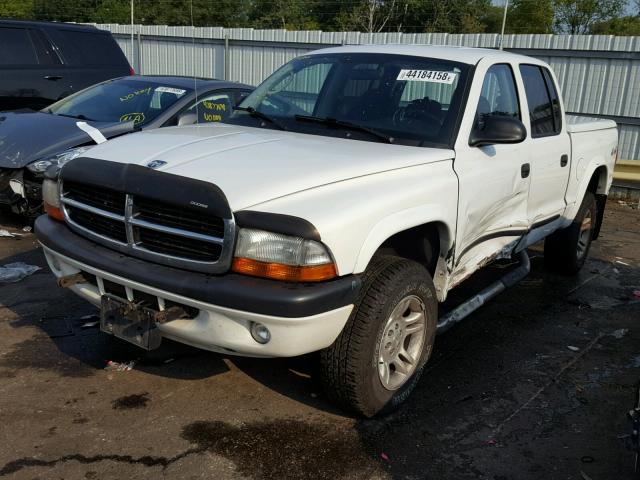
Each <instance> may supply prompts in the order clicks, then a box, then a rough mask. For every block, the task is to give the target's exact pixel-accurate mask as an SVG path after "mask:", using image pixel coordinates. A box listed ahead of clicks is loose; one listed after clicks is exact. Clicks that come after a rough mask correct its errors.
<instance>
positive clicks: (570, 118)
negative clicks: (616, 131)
mask: <svg viewBox="0 0 640 480" xmlns="http://www.w3.org/2000/svg"><path fill="white" fill-rule="evenodd" d="M566 118H567V131H568V132H569V133H580V132H592V131H594V130H606V129H609V128H616V122H614V121H613V120H607V119H604V118H595V117H583V116H578V115H567V117H566Z"/></svg>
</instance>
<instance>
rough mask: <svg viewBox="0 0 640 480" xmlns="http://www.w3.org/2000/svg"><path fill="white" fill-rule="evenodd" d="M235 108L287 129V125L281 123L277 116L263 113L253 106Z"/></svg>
mask: <svg viewBox="0 0 640 480" xmlns="http://www.w3.org/2000/svg"><path fill="white" fill-rule="evenodd" d="M233 109H234V110H240V111H241V112H247V113H248V114H249V115H250V116H252V117H254V118H259V119H260V120H265V121H267V122H269V123H271V124H273V125H275V126H276V127H278V128H279V129H280V130H286V129H287V127H285V126H284V125H283V124H282V123H280V122H279V121H278V120H276V119H275V118H272V117H270V116H269V115H267V114H266V113H262V112H261V111H259V110H256V109H255V108H253V107H233Z"/></svg>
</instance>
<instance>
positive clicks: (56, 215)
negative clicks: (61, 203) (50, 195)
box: [44, 202, 64, 222]
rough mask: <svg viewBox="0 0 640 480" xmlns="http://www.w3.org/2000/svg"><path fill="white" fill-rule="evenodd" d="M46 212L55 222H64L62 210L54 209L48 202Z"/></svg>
mask: <svg viewBox="0 0 640 480" xmlns="http://www.w3.org/2000/svg"><path fill="white" fill-rule="evenodd" d="M44 211H45V212H46V214H47V215H49V216H50V217H51V218H53V219H54V220H58V221H60V222H64V213H62V210H60V209H59V208H58V207H54V206H53V205H49V204H48V203H47V202H45V203H44Z"/></svg>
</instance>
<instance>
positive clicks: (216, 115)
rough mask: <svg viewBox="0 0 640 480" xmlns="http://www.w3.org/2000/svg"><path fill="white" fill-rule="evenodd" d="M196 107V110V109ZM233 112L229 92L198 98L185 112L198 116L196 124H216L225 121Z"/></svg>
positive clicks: (231, 98)
mask: <svg viewBox="0 0 640 480" xmlns="http://www.w3.org/2000/svg"><path fill="white" fill-rule="evenodd" d="M196 107H197V108H196ZM232 111H233V96H232V94H231V93H229V92H216V93H213V94H208V95H206V96H203V97H202V98H198V103H197V104H193V105H192V106H191V107H189V108H188V109H187V112H190V113H196V114H197V115H198V123H217V122H221V121H223V120H225V119H226V118H227V117H228V116H229V115H230V114H231V112H232Z"/></svg>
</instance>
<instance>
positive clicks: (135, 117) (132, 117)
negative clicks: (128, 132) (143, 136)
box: [120, 112, 144, 125]
mask: <svg viewBox="0 0 640 480" xmlns="http://www.w3.org/2000/svg"><path fill="white" fill-rule="evenodd" d="M120 121H121V122H133V124H134V125H137V124H139V123H142V122H144V113H142V112H131V113H125V114H124V115H122V116H121V117H120Z"/></svg>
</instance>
